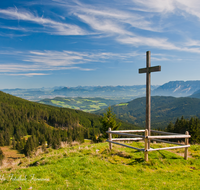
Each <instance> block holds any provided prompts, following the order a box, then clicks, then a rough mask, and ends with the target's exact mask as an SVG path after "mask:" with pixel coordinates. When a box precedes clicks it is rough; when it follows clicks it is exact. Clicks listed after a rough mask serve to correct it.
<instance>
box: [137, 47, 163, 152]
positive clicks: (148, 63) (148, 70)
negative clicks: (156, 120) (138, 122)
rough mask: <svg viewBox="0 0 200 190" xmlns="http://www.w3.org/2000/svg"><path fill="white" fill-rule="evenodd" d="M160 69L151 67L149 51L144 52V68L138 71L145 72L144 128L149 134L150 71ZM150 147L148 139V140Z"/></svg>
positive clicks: (159, 67)
mask: <svg viewBox="0 0 200 190" xmlns="http://www.w3.org/2000/svg"><path fill="white" fill-rule="evenodd" d="M156 71H161V66H155V67H151V52H150V51H147V52H146V68H143V69H139V73H146V129H147V130H148V135H149V136H150V135H151V72H156ZM148 149H150V139H149V140H148Z"/></svg>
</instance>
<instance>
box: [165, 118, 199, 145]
mask: <svg viewBox="0 0 200 190" xmlns="http://www.w3.org/2000/svg"><path fill="white" fill-rule="evenodd" d="M165 131H167V132H173V133H182V134H184V133H185V131H188V132H189V134H190V135H191V138H190V140H189V141H190V143H191V144H200V119H199V118H197V117H191V118H190V119H185V118H184V117H183V116H182V117H181V119H179V118H177V120H176V122H175V123H174V124H173V123H172V122H170V123H169V124H168V126H167V128H166V129H165Z"/></svg>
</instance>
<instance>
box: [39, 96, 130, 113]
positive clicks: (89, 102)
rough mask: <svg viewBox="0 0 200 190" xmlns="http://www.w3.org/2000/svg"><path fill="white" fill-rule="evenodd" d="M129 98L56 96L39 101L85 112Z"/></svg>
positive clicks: (125, 100)
mask: <svg viewBox="0 0 200 190" xmlns="http://www.w3.org/2000/svg"><path fill="white" fill-rule="evenodd" d="M129 100H130V98H113V99H108V98H107V99H105V98H81V97H77V98H76V97H75V98H69V97H66V98H63V97H56V98H53V99H43V100H40V101H39V103H42V104H47V105H52V106H57V107H64V108H71V109H76V110H82V111H85V112H92V111H97V110H99V109H103V108H107V107H109V106H111V105H115V104H118V103H121V102H127V101H129Z"/></svg>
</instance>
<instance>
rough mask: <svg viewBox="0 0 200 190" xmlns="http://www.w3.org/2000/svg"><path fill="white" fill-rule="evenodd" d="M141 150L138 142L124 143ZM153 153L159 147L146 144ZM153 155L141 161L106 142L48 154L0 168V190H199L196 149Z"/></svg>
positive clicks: (198, 149) (130, 151) (137, 155)
mask: <svg viewBox="0 0 200 190" xmlns="http://www.w3.org/2000/svg"><path fill="white" fill-rule="evenodd" d="M129 145H131V146H135V147H141V148H142V147H144V144H143V143H142V142H134V143H131V144H129ZM152 146H153V147H154V148H156V147H161V146H165V144H152ZM183 152H184V149H177V150H173V151H170V152H169V151H164V150H163V151H155V152H150V153H149V161H148V162H144V154H143V152H139V151H136V150H133V149H129V148H125V147H122V146H118V145H113V149H112V151H109V149H108V143H99V144H90V143H88V142H86V143H84V144H82V145H76V146H72V147H66V148H61V149H59V150H52V149H49V152H48V153H42V154H40V155H39V156H36V157H32V158H22V159H20V162H19V164H17V165H15V166H10V167H9V166H8V167H2V168H1V171H0V189H2V190H4V189H7V190H10V189H17V188H20V187H21V189H38V190H40V189H41V190H44V189H49V190H52V189H55V190H56V189H57V190H59V189H77V190H78V189H88V190H89V189H90V190H91V189H92V190H93V189H102V190H104V189H113V190H116V189H119V190H122V189H124V190H125V189H131V190H132V189H141V190H142V189H144V190H145V189H166V190H167V189H169V190H171V189H182V190H183V189H197V190H199V189H200V146H199V145H192V146H191V147H190V148H189V159H188V160H184V158H183V156H180V155H179V154H182V153H183Z"/></svg>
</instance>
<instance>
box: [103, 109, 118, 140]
mask: <svg viewBox="0 0 200 190" xmlns="http://www.w3.org/2000/svg"><path fill="white" fill-rule="evenodd" d="M100 122H101V124H102V127H101V132H102V134H103V137H104V138H107V137H108V134H107V133H106V131H108V128H111V129H112V130H116V129H118V128H119V127H120V126H121V123H118V124H117V122H116V120H115V114H114V113H113V112H112V110H111V107H109V108H108V109H107V112H106V113H104V116H103V117H101V118H100Z"/></svg>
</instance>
